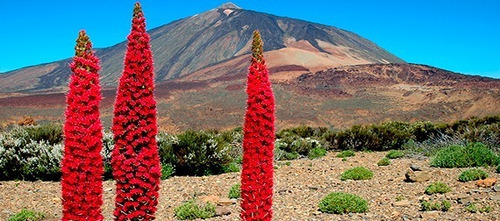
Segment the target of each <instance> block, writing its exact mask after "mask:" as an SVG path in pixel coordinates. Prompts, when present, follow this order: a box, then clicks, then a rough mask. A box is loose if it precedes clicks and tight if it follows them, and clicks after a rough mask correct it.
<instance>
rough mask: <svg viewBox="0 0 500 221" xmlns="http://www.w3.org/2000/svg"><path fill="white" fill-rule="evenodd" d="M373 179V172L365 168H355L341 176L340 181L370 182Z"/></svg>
mask: <svg viewBox="0 0 500 221" xmlns="http://www.w3.org/2000/svg"><path fill="white" fill-rule="evenodd" d="M372 177H373V172H372V171H371V170H369V169H367V168H364V167H354V168H352V169H349V170H346V171H345V172H344V173H342V175H341V176H340V180H343V181H345V180H369V179H371V178H372Z"/></svg>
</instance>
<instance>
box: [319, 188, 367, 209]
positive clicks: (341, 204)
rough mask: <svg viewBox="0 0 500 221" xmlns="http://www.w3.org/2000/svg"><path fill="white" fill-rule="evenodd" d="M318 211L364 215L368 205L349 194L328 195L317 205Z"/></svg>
mask: <svg viewBox="0 0 500 221" xmlns="http://www.w3.org/2000/svg"><path fill="white" fill-rule="evenodd" d="M319 210H320V211H322V212H325V213H335V214H344V213H364V212H366V211H367V210H368V203H367V202H366V200H364V199H363V198H361V197H359V196H357V195H354V194H349V193H343V192H336V193H330V194H329V195H328V196H326V197H325V198H323V200H321V202H320V203H319Z"/></svg>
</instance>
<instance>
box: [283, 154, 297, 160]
mask: <svg viewBox="0 0 500 221" xmlns="http://www.w3.org/2000/svg"><path fill="white" fill-rule="evenodd" d="M283 158H284V159H285V160H295V159H297V158H299V153H297V152H293V153H289V152H285V154H284V155H283Z"/></svg>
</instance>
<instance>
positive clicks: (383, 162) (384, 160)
mask: <svg viewBox="0 0 500 221" xmlns="http://www.w3.org/2000/svg"><path fill="white" fill-rule="evenodd" d="M390 164H391V160H389V158H387V157H384V158H382V159H381V160H380V161H378V163H377V165H378V166H389V165H390Z"/></svg>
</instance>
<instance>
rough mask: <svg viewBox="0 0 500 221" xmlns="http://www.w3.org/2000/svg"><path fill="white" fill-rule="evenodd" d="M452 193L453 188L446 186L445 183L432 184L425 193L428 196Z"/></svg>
mask: <svg viewBox="0 0 500 221" xmlns="http://www.w3.org/2000/svg"><path fill="white" fill-rule="evenodd" d="M450 191H451V188H450V187H448V185H446V184H445V183H441V182H435V183H432V184H431V185H429V186H427V188H425V193H426V194H428V195H432V194H436V193H441V194H442V193H447V192H450Z"/></svg>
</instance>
